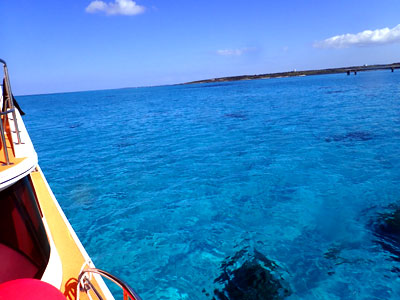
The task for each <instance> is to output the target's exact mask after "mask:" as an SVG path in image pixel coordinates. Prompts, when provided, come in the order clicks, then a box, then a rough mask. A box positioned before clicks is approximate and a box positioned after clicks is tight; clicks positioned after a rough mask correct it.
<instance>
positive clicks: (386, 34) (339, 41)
mask: <svg viewBox="0 0 400 300" xmlns="http://www.w3.org/2000/svg"><path fill="white" fill-rule="evenodd" d="M395 42H400V24H399V25H397V26H396V27H393V28H391V29H390V28H387V27H386V28H382V29H376V30H365V31H362V32H359V33H356V34H353V33H347V34H342V35H336V36H333V37H331V38H329V39H326V40H323V41H319V42H316V43H315V44H314V47H316V48H347V47H351V46H367V45H376V44H389V43H395Z"/></svg>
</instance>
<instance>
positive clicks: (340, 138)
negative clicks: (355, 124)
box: [325, 131, 374, 143]
mask: <svg viewBox="0 0 400 300" xmlns="http://www.w3.org/2000/svg"><path fill="white" fill-rule="evenodd" d="M373 138H374V136H373V134H372V133H370V132H368V131H350V132H347V133H345V134H336V135H332V136H330V137H327V138H325V141H326V142H328V143H330V142H365V141H369V140H372V139H373Z"/></svg>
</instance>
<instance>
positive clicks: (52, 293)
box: [0, 278, 66, 300]
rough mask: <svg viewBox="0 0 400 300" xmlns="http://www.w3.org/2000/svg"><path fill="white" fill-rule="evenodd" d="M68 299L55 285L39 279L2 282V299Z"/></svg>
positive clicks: (0, 296) (0, 298) (0, 292)
mask: <svg viewBox="0 0 400 300" xmlns="http://www.w3.org/2000/svg"><path fill="white" fill-rule="evenodd" d="M11 299H13V300H43V299H49V300H66V298H65V296H64V295H63V294H62V293H61V292H60V291H59V290H58V289H56V288H55V287H54V286H52V285H51V284H48V283H46V282H43V281H40V280H37V279H30V278H29V279H28V278H24V279H17V280H12V281H7V282H4V283H2V284H0V300H11Z"/></svg>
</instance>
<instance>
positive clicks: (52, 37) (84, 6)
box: [0, 0, 400, 95]
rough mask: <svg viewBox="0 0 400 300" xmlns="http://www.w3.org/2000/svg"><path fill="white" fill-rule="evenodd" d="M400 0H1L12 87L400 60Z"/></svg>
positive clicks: (103, 85)
mask: <svg viewBox="0 0 400 300" xmlns="http://www.w3.org/2000/svg"><path fill="white" fill-rule="evenodd" d="M399 12H400V1H398V0H380V1H372V0H362V1H358V0H354V1H351V0H346V1H344V0H335V1H321V0H303V1H289V0H280V1H266V0H253V1H251V0H249V1H235V0H231V1H227V0H212V1H209V0H203V1H198V0H170V1H165V0H164V1H160V0H137V1H132V0H109V1H100V0H95V1H93V0H72V1H59V0H0V36H1V39H2V40H1V42H0V58H2V59H4V60H6V61H7V64H8V68H9V72H10V76H11V84H12V87H13V91H14V94H15V95H27V94H42V93H55V92H70V91H85V90H100V89H112V88H124V87H138V86H153V85H164V84H175V83H183V82H187V81H193V80H200V79H208V78H215V77H223V76H235V75H245V74H246V75H252V74H263V73H271V72H281V71H291V70H294V69H296V70H307V69H322V68H330V67H342V66H350V65H364V64H381V63H392V62H400V25H399V24H400V14H399Z"/></svg>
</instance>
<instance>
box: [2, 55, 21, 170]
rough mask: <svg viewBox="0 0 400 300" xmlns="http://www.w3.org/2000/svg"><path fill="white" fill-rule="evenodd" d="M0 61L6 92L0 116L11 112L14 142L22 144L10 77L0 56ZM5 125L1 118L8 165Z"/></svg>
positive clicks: (7, 156) (8, 163) (7, 163)
mask: <svg viewBox="0 0 400 300" xmlns="http://www.w3.org/2000/svg"><path fill="white" fill-rule="evenodd" d="M0 63H2V64H3V71H4V86H3V88H4V90H5V91H6V92H7V98H6V97H5V95H4V93H3V94H2V97H3V105H2V107H0V116H7V118H8V114H9V113H12V118H13V121H14V127H15V132H16V134H17V143H16V144H22V142H21V136H20V131H19V128H18V122H17V116H16V114H15V107H14V100H13V96H12V91H11V84H10V78H9V75H8V69H7V64H6V62H5V61H4V60H3V59H1V58H0ZM4 104H5V105H4ZM3 108H4V111H3ZM5 127H6V125H5V124H4V125H3V119H2V120H1V122H0V131H1V142H2V143H3V149H4V153H5V157H6V165H10V159H9V155H8V149H7V144H6V137H5V133H4V130H5ZM10 142H11V141H10Z"/></svg>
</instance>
